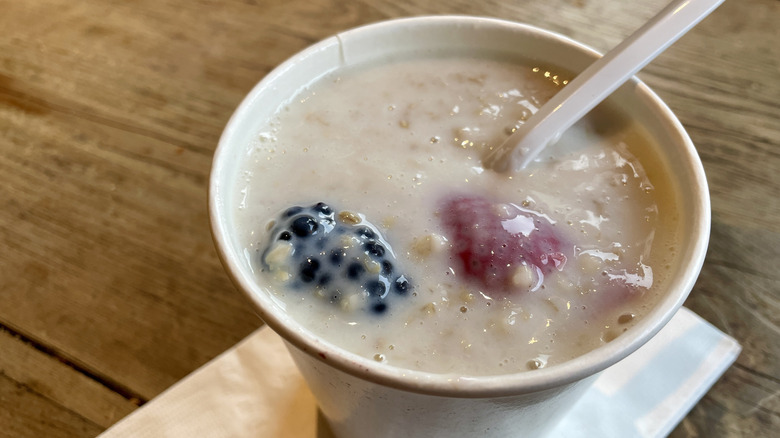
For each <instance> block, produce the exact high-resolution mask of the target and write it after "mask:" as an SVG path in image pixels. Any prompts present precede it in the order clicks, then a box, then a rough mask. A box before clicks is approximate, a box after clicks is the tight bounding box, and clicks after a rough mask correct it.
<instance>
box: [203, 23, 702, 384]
mask: <svg viewBox="0 0 780 438" xmlns="http://www.w3.org/2000/svg"><path fill="white" fill-rule="evenodd" d="M437 25H445V26H447V25H453V26H456V27H457V26H461V27H463V26H473V25H479V26H489V27H505V28H507V29H508V30H507V31H508V32H514V33H518V34H519V33H524V34H529V35H533V36H535V37H541V38H545V39H549V40H553V41H554V42H556V43H558V44H563V45H568V46H570V47H571V48H574V49H576V50H578V51H580V52H582V53H585V54H587V55H588V56H590V57H592V58H593V59H596V58H597V57H599V56H601V54H600V53H599V52H597V51H595V50H594V49H592V48H590V47H588V46H586V45H584V44H582V43H579V42H577V41H574V40H572V39H570V38H568V37H566V36H563V35H560V34H558V33H555V32H552V31H549V30H545V29H542V28H539V27H536V26H532V25H528V24H523V23H517V22H512V21H506V20H501V19H496V18H487V17H474V16H453V15H438V16H421V17H413V18H401V19H394V20H388V21H382V22H378V23H373V24H368V25H364V26H360V27H357V28H354V29H351V30H347V31H345V32H342V33H339V34H338V35H336V36H335V39H336V40H334V37H331V38H328V39H325V40H322V41H320V42H318V43H315V44H314V45H311V46H309V47H308V48H306V49H304V50H302V51H300V52H298V53H296V54H295V55H293V56H292V57H290V58H289V59H287V60H286V61H284V62H283V63H282V64H280V65H279V66H277V67H276V68H275V69H273V70H272V71H271V72H270V73H269V74H267V75H266V76H265V77H264V78H263V79H262V80H261V81H260V82H259V83H258V84H257V85H256V86H255V87H254V88H253V89H252V90H251V91H250V92H249V94H248V95H247V96H246V97H245V98H244V99H243V101H242V102H241V104H240V105H239V106H238V108H237V109H236V110H235V112H234V113H233V115H232V117H231V118H230V120H229V121H228V123H227V125H226V127H225V129H224V131H223V133H222V136H221V137H220V140H219V144H218V146H217V149H216V151H215V154H214V159H213V163H212V169H211V174H210V179H209V188H208V209H209V218H210V226H211V233H212V238H213V241H214V244H215V247H216V249H217V253H218V256H219V258H220V260H221V262H222V264H223V266H224V268H225V270H226V272H227V273H228V275H229V277H230V279H231V280H232V282H233V283H234V285H235V286H236V287H237V288H238V289H239V290H240V291H241V292H242V293H243V294H244V295H245V296H247V297H248V298H249V299H250V301H251V302H252V304H253V305H254V308H255V310H256V311H257V313H258V314H259V316H260V318H261V319H262V320H263V321H264V322H265V323H266V324H267V325H268V326H269V327H270V328H271V329H273V330H274V331H275V332H276V333H277V334H279V335H280V336H281V337H282V338H283V339H284V340H285V341H286V342H287V343H288V345H292V346H293V347H295V348H297V349H299V350H301V351H303V352H305V353H306V354H308V355H309V356H311V357H312V358H314V359H315V360H318V361H321V362H324V363H325V364H326V365H328V366H331V367H333V368H336V369H338V370H340V371H342V372H345V373H347V374H350V375H353V376H355V377H358V378H360V379H363V380H366V381H369V382H373V383H376V384H380V385H383V386H387V387H391V388H395V389H399V390H403V391H409V392H414V393H421V394H428V395H437V396H448V397H459V398H484V397H502V396H511V395H518V394H525V393H532V392H537V391H542V390H546V389H551V388H554V387H558V386H563V385H567V384H570V383H573V382H575V381H579V380H582V379H585V378H587V377H589V376H591V375H594V374H597V373H599V372H601V371H602V370H604V369H606V368H607V367H609V366H611V365H613V364H614V363H616V362H618V361H620V360H622V359H623V358H625V357H626V356H628V355H629V354H631V353H632V352H634V351H635V350H636V349H638V348H639V347H640V346H642V345H643V344H644V343H646V342H647V341H648V340H649V339H650V338H651V337H652V336H654V335H655V334H656V333H657V332H658V331H660V330H661V328H662V327H663V326H664V325H666V323H667V322H668V321H669V320H670V319H671V318H672V317H673V316H674V314H675V313H676V311H677V310H678V309H679V308H680V307H681V306H682V304H683V302H684V301H685V299H686V297H687V296H688V294H689V293H690V291H691V290H692V289H693V286H694V283H695V281H696V279H697V277H698V274H699V272H700V270H701V267H702V265H703V263H704V258H705V255H706V250H707V244H708V237H709V231H710V200H709V192H708V188H707V181H706V178H705V175H704V169H703V166H702V164H701V160H700V159H699V157H698V154H697V153H696V150H695V148H694V145H693V143H692V141H691V139H690V137H689V136H688V134H687V133H686V132H685V129H684V128H683V126H682V124H681V123H680V122H679V120H678V119H677V118H676V117H675V116H674V114H673V113H672V111H671V110H670V109H669V108H668V107H667V105H666V104H665V103H664V102H663V101H661V99H660V98H659V97H658V96H657V95H656V94H655V93H654V92H653V91H652V90H651V89H650V88H649V87H647V86H646V85H645V84H644V83H643V82H641V81H640V80H639V79H638V78H636V77H634V78H633V79H631V83H632V84H633V86H634V87H635V89H636V93H637V99H640V100H641V101H642V103H643V104H645V105H647V106H648V107H649V109H650V111H651V112H653V113H654V114H656V115H657V116H658V117H660V118H661V119H662V120H663V123H664V124H666V125H667V126H666V127H667V128H668V129H670V130H671V131H672V132H673V133H674V135H675V136H676V137H678V138H679V140H680V144H679V145H678V146H679V147H681V148H682V150H681V151H680V154H682V156H683V159H684V160H685V161H686V164H687V166H686V169H687V170H688V171H689V172H690V175H689V178H688V182H690V183H691V185H692V189H691V190H694V192H695V193H696V194H697V196H695V197H694V199H695V200H696V201H698V202H697V203H696V205H691V206H690V208H691V213H692V215H693V220H692V223H693V224H694V225H693V227H692V228H693V230H694V233H695V234H696V235H695V236H694V237H692V238H691V242H692V245H691V248H690V249H689V251H688V252H687V257H683V255H682V254H680V255H678V261H679V262H681V263H682V264H684V266H682V267H681V268H680V269H679V272H681V273H682V274H680V275H679V276H678V277H677V278H674V279H671V280H670V281H669V282H668V284H667V289H668V291H667V292H666V295H665V297H663V298H662V299H661V300H660V301H659V302H658V303H657V304H656V306H655V308H654V309H653V310H652V311H651V312H649V313H648V314H647V315H645V316H644V318H643V319H642V320H641V321H639V322H638V323H637V324H636V325H635V326H634V327H632V328H631V329H629V330H628V331H627V332H625V333H623V334H622V335H621V336H619V337H618V338H616V339H615V340H613V341H611V342H609V343H607V344H605V345H602V346H600V347H598V348H596V349H594V350H592V351H590V352H588V353H585V354H583V355H581V356H578V357H576V358H574V359H571V360H568V361H566V362H564V363H561V364H556V365H553V366H550V367H548V368H542V369H538V370H533V371H521V372H516V373H509V374H499V375H488V376H460V375H453V374H433V373H428V372H423V371H416V370H408V369H403V368H399V367H394V366H389V365H386V364H380V363H377V362H375V361H372V360H370V359H368V358H365V357H362V356H358V355H356V354H354V353H351V352H348V351H346V350H344V349H342V348H340V347H338V346H335V345H333V344H331V343H329V342H326V341H324V340H322V339H320V338H318V337H316V336H315V335H314V334H313V333H311V332H310V331H309V330H307V329H305V328H304V327H303V326H302V325H301V324H299V323H297V322H295V321H294V320H293V319H292V318H289V317H287V316H286V315H284V314H283V312H282V311H281V309H278V308H276V310H275V307H276V306H275V305H274V303H273V302H272V300H271V299H270V297H267V296H266V294H265V293H263V292H262V288H261V287H260V286H258V285H257V284H256V282H255V279H254V274H252V273H251V272H247V271H246V269H242V266H241V265H240V264H239V262H238V258H239V252H238V251H233V250H231V245H230V241H231V238H230V235H231V233H230V231H231V228H230V227H231V225H230V223H229V220H228V219H227V217H226V216H225V214H223V208H224V206H225V205H226V203H228V201H227V200H226V198H229V193H224V190H222V185H221V181H222V180H223V169H224V166H225V163H226V162H228V161H229V158H228V157H229V152H231V151H234V150H236V149H235V147H231V143H232V138H233V136H234V135H235V134H236V130H237V128H236V125H238V124H239V123H240V122H241V120H242V119H243V118H245V117H246V116H248V115H249V113H250V108H251V107H252V106H253V105H256V104H257V101H258V96H259V95H261V94H262V93H263V92H264V91H265V90H266V89H267V88H268V87H270V86H272V85H273V82H274V81H275V80H277V79H278V78H279V77H280V76H281V75H284V74H285V73H286V72H287V71H288V70H289V69H290V68H291V67H292V66H293V65H295V64H296V63H298V62H300V60H301V59H304V58H305V57H307V56H312V55H313V54H315V53H317V52H318V51H321V50H324V49H325V48H326V47H327V46H328V45H332V44H334V42H335V43H338V41H340V40H341V39H344V38H359V37H362V36H364V35H371V34H373V33H381V32H384V31H387V30H388V29H389V28H391V27H393V26H405V27H409V26H411V27H416V26H422V27H425V26H437ZM236 147H237V146H236Z"/></svg>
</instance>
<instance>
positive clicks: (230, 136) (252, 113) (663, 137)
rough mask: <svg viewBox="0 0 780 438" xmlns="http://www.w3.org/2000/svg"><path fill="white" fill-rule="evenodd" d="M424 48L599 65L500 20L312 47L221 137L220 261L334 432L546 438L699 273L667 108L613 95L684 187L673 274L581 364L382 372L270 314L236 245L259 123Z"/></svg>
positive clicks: (582, 50)
mask: <svg viewBox="0 0 780 438" xmlns="http://www.w3.org/2000/svg"><path fill="white" fill-rule="evenodd" d="M425 50H430V51H432V52H441V51H451V50H458V51H460V52H465V53H468V52H481V51H491V52H500V53H506V54H508V55H519V56H521V57H523V58H527V59H533V60H538V61H541V62H543V63H545V64H550V65H556V66H559V67H561V68H563V69H566V70H569V71H575V72H576V71H581V70H583V69H584V68H585V67H586V66H587V65H589V64H590V63H592V62H593V61H594V60H595V59H596V58H597V57H599V56H600V55H599V54H598V53H597V52H595V51H594V50H592V49H590V48H588V47H586V46H584V45H582V44H579V43H577V42H575V41H572V40H570V39H568V38H566V37H563V36H561V35H557V34H555V33H552V32H549V31H545V30H542V29H539V28H536V27H532V26H527V25H523V24H519V23H513V22H508V21H502V20H495V19H488V18H477V17H461V16H437V17H418V18H410V19H401V20H394V21H388V22H382V23H377V24H372V25H368V26H365V27H361V28H357V29H354V30H350V31H347V32H344V33H341V34H338V35H336V36H334V37H331V38H328V39H326V40H324V41H322V42H320V43H317V44H315V45H313V46H311V47H309V48H308V49H306V50H304V51H302V52H300V53H298V54H297V55H295V56H293V57H292V58H290V59H289V60H287V61H286V62H284V63H283V64H281V65H280V66H279V67H277V68H276V69H275V70H274V71H272V72H271V73H270V74H268V75H267V76H266V77H265V78H264V79H263V80H262V81H261V82H260V83H259V84H258V85H257V86H256V87H255V88H254V89H253V90H252V91H251V92H250V93H249V95H248V96H247V97H246V99H245V100H244V101H243V102H242V103H241V105H240V106H239V107H238V109H237V110H236V112H235V114H234V115H233V117H232V118H231V119H230V121H229V123H228V124H227V127H226V128H225V131H224V133H223V135H222V137H221V139H220V142H219V147H218V148H217V151H216V154H215V157H214V163H213V168H212V173H211V181H210V187H209V189H210V190H209V211H210V217H211V225H212V233H213V237H214V241H215V243H216V247H217V250H218V253H219V256H220V258H221V260H222V262H223V264H224V266H225V269H226V270H227V272H228V274H229V275H230V277H231V279H232V280H233V281H234V283H235V284H236V286H237V287H238V288H239V289H240V290H241V291H243V292H244V293H245V294H246V295H247V296H248V297H249V299H250V300H251V302H252V303H253V304H254V306H255V308H256V310H257V312H258V313H259V315H260V317H261V318H262V319H263V321H265V322H266V323H267V324H268V325H269V326H270V327H271V328H272V329H273V330H275V331H276V332H277V333H279V334H280V335H281V336H282V337H283V338H284V339H285V341H286V342H287V343H288V345H289V346H290V351H291V353H292V355H293V358H294V359H295V361H296V363H297V365H298V367H299V368H300V371H301V373H302V374H303V375H304V377H305V378H306V381H307V382H308V384H309V386H310V388H311V390H312V392H313V393H314V395H315V397H316V398H317V400H318V403H319V405H320V408H321V410H322V412H323V413H324V415H325V417H326V418H327V420H328V422H329V423H330V425H331V427H332V429H333V431H334V432H335V434H336V435H337V436H339V437H341V438H352V437H366V436H371V437H404V438H408V437H418V436H420V437H423V436H424V437H437V436H441V437H455V436H486V437H507V436H519V435H531V434H533V436H541V435H543V434H544V433H545V431H547V430H548V429H549V428H551V427H552V426H553V425H554V424H555V422H556V421H557V419H558V418H559V417H561V416H562V415H563V414H564V413H565V412H566V410H567V408H568V407H570V406H571V405H572V404H573V403H574V402H575V401H576V400H577V398H578V397H579V396H580V395H581V394H582V393H583V392H584V390H585V389H587V385H588V384H589V383H590V382H591V381H592V380H593V379H595V377H596V376H597V374H598V373H599V372H600V371H602V370H604V369H605V368H607V367H609V366H610V365H612V364H614V363H616V362H617V361H619V360H621V359H622V358H624V357H626V356H627V355H629V354H630V353H632V352H633V351H634V350H636V349H637V348H639V347H640V346H641V345H642V344H644V343H645V342H646V341H647V340H648V339H650V338H651V337H652V336H653V335H655V334H656V333H657V332H658V331H659V330H660V329H661V328H662V327H663V326H664V325H665V324H666V323H667V322H668V321H669V320H670V319H671V317H672V316H673V315H674V313H675V312H676V311H677V309H678V308H679V307H680V306H681V305H682V303H683V301H684V300H685V298H686V296H687V295H688V293H689V292H690V290H691V289H692V288H693V285H694V282H695V280H696V278H697V276H698V273H699V271H700V269H701V266H702V263H703V261H704V256H705V252H706V246H707V241H708V236H709V226H710V222H709V221H710V216H709V211H710V210H709V208H710V206H709V195H708V191H707V184H706V180H705V177H704V171H703V169H702V166H701V162H700V160H699V157H698V155H697V154H696V151H695V149H694V146H693V144H692V143H691V141H690V138H689V137H688V135H687V134H686V133H685V130H684V129H683V127H682V126H681V125H680V123H679V122H678V120H677V119H676V118H675V116H674V115H673V114H672V113H671V111H670V110H669V109H668V108H667V107H666V105H664V103H663V102H662V101H661V100H660V99H659V98H658V97H657V96H656V95H655V94H654V93H653V92H652V91H650V89H648V88H647V87H646V86H645V85H644V84H643V83H641V82H640V81H639V80H637V79H633V80H631V81H629V82H628V83H626V84H625V85H624V86H622V87H621V88H620V89H619V90H618V91H616V92H615V93H614V94H613V96H611V97H610V101H611V102H612V104H613V105H614V106H615V107H616V108H618V109H619V110H620V111H621V112H622V113H623V114H624V115H626V116H627V117H629V118H632V119H634V120H636V121H637V122H639V123H640V124H641V125H643V126H644V128H645V129H646V131H647V132H648V133H649V135H650V136H651V139H652V140H653V142H654V143H655V144H657V145H658V146H659V154H660V155H661V156H662V158H663V159H664V161H666V162H667V163H668V166H669V170H670V175H671V178H673V179H675V180H676V181H674V183H675V185H676V186H677V187H678V188H679V194H678V196H679V198H680V203H679V204H680V205H681V206H683V207H682V208H684V211H681V214H680V217H681V222H682V223H681V229H680V231H679V235H680V236H681V237H680V239H681V240H680V242H679V243H678V245H677V251H678V257H677V261H678V264H677V265H676V266H673V267H672V268H671V272H670V273H669V275H670V281H668V282H667V283H666V284H667V286H668V291H666V295H665V297H664V298H662V299H661V300H660V302H659V303H658V304H657V306H656V307H655V309H654V310H653V311H651V312H649V314H647V315H646V316H645V317H644V318H643V320H642V321H640V322H639V323H637V325H636V326H634V327H632V328H631V329H629V330H628V331H627V332H626V333H624V334H622V335H621V336H619V337H618V338H617V339H615V340H613V341H612V342H610V343H608V344H606V345H604V346H602V347H600V348H598V349H596V350H594V351H591V352H589V353H587V354H585V355H583V356H580V357H578V358H576V359H573V360H570V361H568V362H565V363H563V364H559V365H554V366H551V367H549V368H544V369H540V370H535V371H533V372H526V373H516V374H507V375H500V376H483V377H469V376H460V377H459V378H457V379H452V376H444V375H435V374H429V373H424V372H420V371H410V370H403V369H399V368H394V367H391V366H387V365H383V364H380V363H377V362H375V361H372V360H369V359H367V358H363V357H359V356H357V355H355V354H352V353H349V352H347V351H344V350H342V349H340V348H338V347H335V346H334V345H332V344H329V343H327V342H325V341H323V340H322V339H320V338H319V337H318V336H317V335H316V334H315V333H312V332H310V331H308V330H306V329H305V328H304V327H302V326H301V325H300V324H298V323H297V322H296V321H295V320H293V319H291V318H290V317H289V316H288V315H287V314H285V312H284V311H283V309H282V308H281V307H280V306H279V305H277V304H276V303H275V302H274V300H273V299H272V298H271V296H270V294H269V292H268V291H267V290H268V288H269V287H270V286H268V285H267V284H264V283H263V280H262V279H260V278H258V277H257V276H256V275H255V274H254V273H253V272H252V270H251V267H250V266H249V262H248V261H247V259H246V257H245V256H244V255H243V246H242V244H241V243H240V242H238V241H237V237H236V233H235V232H234V230H235V225H234V212H235V210H236V206H235V205H232V202H233V201H232V196H231V194H232V193H234V192H235V184H236V180H237V179H238V178H237V172H238V168H239V161H240V159H241V157H243V156H245V153H244V151H245V150H246V148H247V147H248V145H249V144H250V142H251V139H252V138H253V137H254V136H256V134H257V133H258V132H259V129H260V127H259V123H261V122H262V121H263V120H265V119H267V118H268V117H269V116H271V115H273V113H275V112H276V111H277V109H278V108H279V107H280V105H282V104H283V103H284V102H285V101H288V100H289V99H290V98H291V97H293V96H294V95H296V94H297V93H298V92H299V91H300V90H301V89H302V88H304V87H306V86H307V85H309V84H311V83H312V82H314V81H316V80H317V79H318V78H319V77H321V76H322V75H324V74H326V73H328V72H331V71H333V70H336V69H340V68H343V67H344V66H349V65H353V64H360V63H370V62H379V61H381V60H383V59H387V58H388V57H394V56H403V55H404V54H406V53H410V52H415V53H419V52H421V51H425Z"/></svg>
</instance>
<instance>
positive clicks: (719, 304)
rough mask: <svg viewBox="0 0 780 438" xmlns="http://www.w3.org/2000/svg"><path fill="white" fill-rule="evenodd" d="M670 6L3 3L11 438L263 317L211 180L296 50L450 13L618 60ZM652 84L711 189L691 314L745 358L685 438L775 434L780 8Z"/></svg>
mask: <svg viewBox="0 0 780 438" xmlns="http://www.w3.org/2000/svg"><path fill="white" fill-rule="evenodd" d="M665 3H666V0H651V1H643V2H637V1H632V2H624V1H618V0H612V1H609V0H548V1H545V2H523V1H513V2H509V1H494V0H489V1H484V2H477V1H465V0H456V1H442V0H431V1H415V0H362V1H338V0H284V1H282V0H278V1H277V0H242V1H239V0H225V1H214V0H203V1H187V0H138V1H133V2H125V1H118V0H83V1H69V0H0V185H1V187H2V189H0V436H2V437H44V436H45V437H90V436H95V435H97V434H98V433H100V432H101V431H102V430H104V429H105V428H107V427H109V426H111V425H112V424H113V423H115V422H116V421H118V420H119V419H120V418H122V417H123V416H125V415H127V414H128V413H130V412H132V411H133V410H134V409H135V408H137V407H138V406H140V405H142V404H143V403H145V402H147V401H148V400H150V399H152V398H154V397H155V396H156V395H157V394H159V393H160V392H161V391H163V390H164V389H166V388H167V387H169V386H170V385H172V384H173V383H175V382H176V381H177V380H179V379H181V378H182V377H184V376H186V375H187V374H188V373H190V372H191V371H193V370H194V369H196V368H197V367H198V366H200V365H202V364H203V363H205V362H206V361H208V360H209V359H211V358H213V357H214V356H216V355H217V354H219V353H220V352H222V351H224V350H225V349H227V348H228V347H230V346H231V345H233V344H235V343H236V342H237V341H239V340H240V339H242V338H243V337H244V336H246V335H247V334H249V333H250V332H251V331H252V330H254V329H255V328H257V327H259V326H260V325H261V322H260V321H259V320H258V319H257V318H256V317H255V315H254V314H253V313H252V311H251V310H250V307H249V305H248V303H247V301H246V300H245V299H244V298H243V297H242V295H241V294H240V293H238V292H237V291H236V290H235V289H234V288H233V286H232V285H231V284H230V282H229V281H228V279H227V276H226V275H225V274H224V272H223V270H222V267H221V265H220V263H219V261H218V260H217V257H216V254H215V251H214V249H213V246H212V242H211V238H210V236H209V230H208V218H207V213H206V185H207V180H208V173H209V167H210V164H211V156H212V153H213V152H214V148H215V146H216V143H217V139H218V138H219V135H220V132H221V130H222V127H223V126H224V125H225V123H226V122H227V120H228V118H229V117H230V115H231V113H232V111H233V109H234V108H235V107H236V105H238V103H239V102H240V101H241V99H242V97H243V96H244V94H245V93H247V92H248V91H249V90H250V88H251V87H252V86H253V85H254V84H255V83H256V82H257V81H258V80H259V79H260V78H261V77H262V76H263V75H264V74H265V73H267V72H268V71H269V70H270V69H272V68H273V67H274V66H275V65H277V64H278V63H280V62H281V61H283V60H284V59H285V58H287V57H289V56H290V55H292V54H293V53H295V52H297V51H299V50H300V49H302V48H304V47H306V46H307V45H309V44H311V43H313V42H316V41H318V40H320V39H322V38H324V37H326V36H328V35H331V34H333V33H335V32H337V31H341V30H344V29H347V28H350V27H354V26H357V25H361V24H365V23H369V22H373V21H378V20H383V19H388V18H394V17H401V16H410V15H421V14H444V13H454V14H473V15H487V16H496V17H501V18H506V19H512V20H517V21H523V22H528V23H531V24H536V25H539V26H542V27H547V28H550V29H552V30H555V31H558V32H561V33H563V34H565V35H568V36H570V37H572V38H575V39H578V40H580V41H582V42H584V43H586V44H589V45H591V46H593V47H595V48H597V49H599V50H602V51H605V50H608V49H609V48H611V47H613V46H614V45H615V44H617V42H619V41H620V40H621V39H622V38H624V37H625V36H627V35H628V34H629V33H630V32H631V31H633V30H634V29H636V28H637V27H638V26H639V25H640V24H641V23H642V22H643V21H645V20H646V19H648V18H649V17H651V16H652V15H653V14H654V13H655V12H656V11H658V10H660V9H661V7H662V6H663V5H664V4H665ZM640 76H641V77H642V78H643V79H644V80H645V81H646V82H647V83H648V84H649V85H650V86H651V87H652V88H653V89H655V91H656V92H657V93H658V94H659V95H660V96H661V97H662V98H663V99H664V100H665V101H666V102H667V103H668V104H669V106H670V107H671V108H672V109H673V111H675V112H676V114H677V115H678V117H679V118H680V119H681V121H682V123H683V124H684V125H685V126H686V128H687V129H688V131H689V132H690V135H691V137H692V138H693V141H694V142H695V143H696V145H697V148H698V151H699V154H700V155H701V157H702V160H703V162H704V166H705V168H706V172H707V175H708V178H709V182H710V189H711V192H712V207H713V228H712V241H711V245H710V250H709V253H708V257H707V261H706V263H705V265H704V269H703V272H702V275H701V278H700V280H699V282H698V284H697V285H696V288H695V290H694V291H693V293H692V294H691V297H690V299H689V300H688V302H687V304H686V305H687V306H689V307H690V308H691V309H693V310H694V311H695V312H697V313H698V314H700V315H702V316H703V317H704V318H706V319H707V320H709V321H710V322H712V323H713V324H714V325H716V326H717V327H718V328H720V329H721V330H723V331H724V332H726V333H728V334H730V335H731V336H733V337H734V338H736V339H737V340H739V341H740V342H741V343H742V345H743V346H744V351H743V353H742V355H741V356H740V357H739V360H738V361H737V363H736V364H735V365H734V366H733V367H732V368H731V369H730V370H728V371H727V373H726V374H725V376H724V377H723V378H722V379H721V380H720V381H719V382H718V383H717V384H716V385H715V387H714V388H713V389H712V390H711V391H710V392H709V393H708V394H707V395H706V396H705V397H704V399H703V400H702V401H701V402H700V403H699V404H698V405H697V406H696V407H695V408H694V409H693V411H692V412H691V413H690V414H689V415H688V416H687V417H686V418H685V420H684V421H683V422H682V424H681V425H680V426H679V427H678V428H677V429H676V430H675V432H674V433H673V436H676V437H682V436H692V437H699V436H701V437H736V436H752V437H759V436H770V435H772V433H770V431H772V430H774V431H775V432H777V431H778V430H780V397H779V396H778V394H780V316H778V314H780V296H779V294H778V290H780V269H778V263H779V262H780V257H779V255H780V250H779V249H778V248H780V200H778V199H779V198H780V176H778V175H779V174H780V148H779V147H778V146H779V145H778V143H779V142H780V2H778V1H776V0H744V1H734V0H732V1H728V2H726V4H724V5H723V6H722V7H721V8H720V9H719V10H717V11H716V12H715V13H714V14H713V15H712V16H711V17H709V18H708V19H706V20H705V21H704V22H703V23H702V24H700V25H699V26H698V27H697V28H696V29H694V30H693V31H692V32H691V33H689V34H688V35H686V36H685V37H683V39H681V40H680V41H679V42H678V43H676V44H675V45H674V46H673V47H672V48H671V49H669V50H668V51H667V52H666V53H664V54H663V55H661V56H660V57H659V58H658V59H657V60H656V61H654V62H653V63H652V64H651V65H650V66H648V67H647V68H646V69H645V70H644V71H643V72H642V74H641V75H640ZM775 436H776V435H775Z"/></svg>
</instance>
